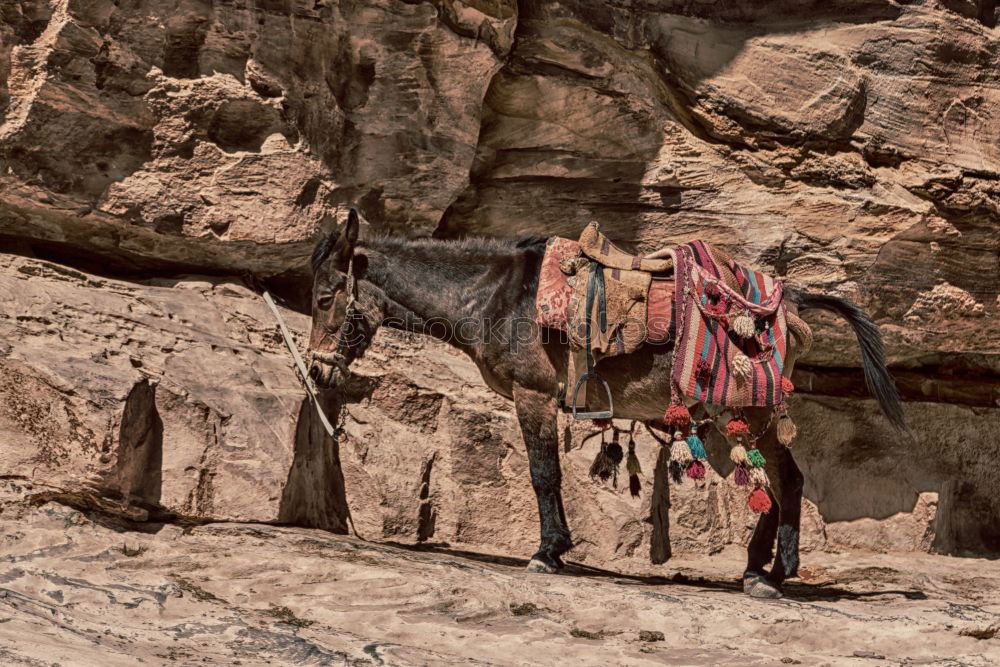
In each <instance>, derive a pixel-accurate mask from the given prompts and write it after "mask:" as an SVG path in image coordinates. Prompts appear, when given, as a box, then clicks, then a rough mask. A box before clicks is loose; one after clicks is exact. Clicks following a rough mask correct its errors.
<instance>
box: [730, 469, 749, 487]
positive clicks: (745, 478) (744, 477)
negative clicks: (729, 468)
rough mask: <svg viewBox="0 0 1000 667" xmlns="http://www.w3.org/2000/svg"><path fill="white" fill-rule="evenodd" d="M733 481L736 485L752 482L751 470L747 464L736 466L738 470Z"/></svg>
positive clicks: (745, 484) (746, 484)
mask: <svg viewBox="0 0 1000 667" xmlns="http://www.w3.org/2000/svg"><path fill="white" fill-rule="evenodd" d="M733 482H734V483H735V484H736V486H748V485H749V484H750V472H749V471H748V470H747V467H746V466H745V465H738V466H736V471H735V472H734V473H733Z"/></svg>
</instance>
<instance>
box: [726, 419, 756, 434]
mask: <svg viewBox="0 0 1000 667" xmlns="http://www.w3.org/2000/svg"><path fill="white" fill-rule="evenodd" d="M749 433H750V426H749V425H748V424H747V423H746V422H745V421H743V420H742V419H730V420H729V423H728V424H726V435H728V436H729V437H730V438H732V437H735V436H737V435H747V434H749Z"/></svg>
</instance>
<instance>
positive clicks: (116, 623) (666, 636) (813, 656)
mask: <svg viewBox="0 0 1000 667" xmlns="http://www.w3.org/2000/svg"><path fill="white" fill-rule="evenodd" d="M42 492H44V489H43V488H41V487H32V486H31V485H30V484H27V483H25V482H20V481H17V480H5V481H4V482H3V486H2V493H3V500H4V509H3V512H2V514H0V525H2V534H3V554H4V557H3V562H2V565H0V662H2V663H3V664H5V665H31V666H36V665H38V666H41V665H55V664H59V665H101V666H102V667H104V666H111V665H133V664H136V663H137V662H142V663H145V664H157V665H158V664H226V665H232V664H242V665H262V664H274V665H278V664H296V665H328V664H333V665H341V664H351V665H354V664H358V665H361V664H374V665H425V664H453V663H454V664H458V663H462V664H501V665H513V664H600V665H609V664H610V665H625V664H628V665H642V664H649V665H661V664H683V665H772V664H782V663H783V664H803V665H819V664H822V665H841V664H843V665H872V666H874V665H890V664H907V665H917V664H921V665H931V664H933V665H984V666H985V665H995V664H997V663H998V662H1000V567H998V566H997V564H996V562H995V561H988V560H977V559H955V558H948V557H943V556H928V555H914V554H905V555H871V554H859V553H840V554H832V553H819V552H815V553H811V554H808V555H807V556H806V558H805V567H804V569H803V571H802V575H803V576H802V579H800V580H796V581H795V582H793V583H791V584H790V585H789V586H788V594H787V597H786V598H785V599H783V600H780V601H761V600H753V599H750V598H747V597H745V596H744V595H743V594H742V593H741V592H740V587H739V583H738V581H737V580H736V575H738V573H739V571H740V564H741V554H740V553H739V551H738V550H737V549H735V548H731V549H727V550H725V551H723V552H722V553H720V554H718V555H716V556H712V557H709V556H693V557H686V558H681V559H675V560H673V561H670V562H669V563H668V564H667V565H665V566H662V567H659V568H653V567H650V569H649V570H648V572H646V573H645V574H644V575H622V574H616V573H615V572H612V571H609V570H604V569H596V568H590V567H586V566H581V565H575V566H571V567H570V568H569V569H568V572H567V573H566V574H563V575H534V574H532V575H529V574H527V573H525V572H524V565H525V560H524V559H521V558H513V557H510V556H507V555H498V554H489V553H486V552H484V551H482V550H465V549H463V548H462V547H461V546H459V545H448V544H444V543H441V544H426V545H423V546H421V547H414V546H411V545H405V544H398V543H388V542H379V541H366V540H362V539H357V538H353V537H343V536H339V535H333V534H330V533H328V532H324V531H320V530H313V529H304V528H289V527H279V526H275V525H268V524H247V523H210V524H204V525H197V526H196V525H187V526H184V525H178V524H166V525H164V524H131V525H126V523H125V522H124V521H123V520H122V519H120V518H113V517H112V516H110V515H108V514H104V513H96V512H87V513H84V512H81V511H78V510H76V509H73V508H71V507H68V506H66V505H63V504H60V503H56V502H51V501H49V502H45V497H44V496H41V497H38V496H35V497H34V501H32V497H33V494H38V493H42Z"/></svg>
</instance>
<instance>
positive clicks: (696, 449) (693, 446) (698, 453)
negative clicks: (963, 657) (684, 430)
mask: <svg viewBox="0 0 1000 667" xmlns="http://www.w3.org/2000/svg"><path fill="white" fill-rule="evenodd" d="M687 443H688V449H690V450H691V456H693V457H694V458H696V459H707V458H708V452H706V451H705V443H703V442H702V441H701V438H699V437H698V436H697V435H689V436H688V438H687Z"/></svg>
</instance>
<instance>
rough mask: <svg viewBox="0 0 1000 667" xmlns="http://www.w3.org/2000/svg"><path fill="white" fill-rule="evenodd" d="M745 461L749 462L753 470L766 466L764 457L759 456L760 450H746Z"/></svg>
mask: <svg viewBox="0 0 1000 667" xmlns="http://www.w3.org/2000/svg"><path fill="white" fill-rule="evenodd" d="M747 460H748V461H750V465H752V466H753V467H755V468H763V467H764V466H766V465H767V459H765V458H764V455H763V454H761V453H760V450H759V449H757V448H756V447H754V448H753V449H750V450H747Z"/></svg>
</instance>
